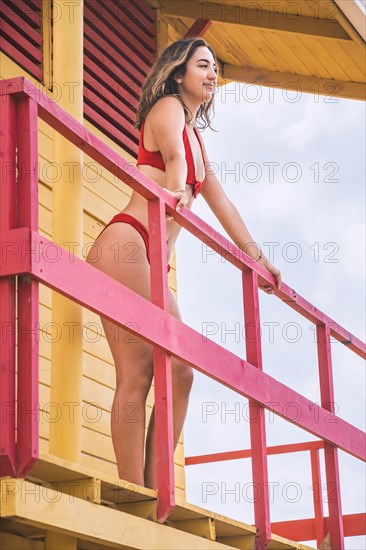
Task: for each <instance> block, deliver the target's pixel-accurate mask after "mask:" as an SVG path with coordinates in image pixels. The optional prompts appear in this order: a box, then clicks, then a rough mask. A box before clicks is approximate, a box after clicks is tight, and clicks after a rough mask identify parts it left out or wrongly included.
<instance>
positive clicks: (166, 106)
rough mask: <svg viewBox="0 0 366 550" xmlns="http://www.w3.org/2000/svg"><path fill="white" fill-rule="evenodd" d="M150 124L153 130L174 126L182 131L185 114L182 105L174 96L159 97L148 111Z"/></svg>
mask: <svg viewBox="0 0 366 550" xmlns="http://www.w3.org/2000/svg"><path fill="white" fill-rule="evenodd" d="M149 115H150V123H151V125H152V126H153V127H154V129H159V128H162V127H167V126H170V125H172V126H174V127H175V128H177V129H178V130H179V129H181V131H183V128H184V125H185V114H184V109H183V105H182V104H181V102H180V101H179V99H178V98H176V97H174V96H164V97H161V98H160V99H159V100H158V101H157V102H156V103H155V105H154V106H153V107H152V108H151V110H150V113H149Z"/></svg>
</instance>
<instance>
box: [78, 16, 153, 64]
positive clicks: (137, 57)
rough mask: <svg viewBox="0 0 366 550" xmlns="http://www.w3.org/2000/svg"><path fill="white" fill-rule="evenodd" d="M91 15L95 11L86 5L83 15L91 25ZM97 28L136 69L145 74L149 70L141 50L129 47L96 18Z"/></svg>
mask: <svg viewBox="0 0 366 550" xmlns="http://www.w3.org/2000/svg"><path fill="white" fill-rule="evenodd" d="M93 14H94V15H93ZM93 16H94V17H95V13H94V12H92V11H91V10H90V8H89V7H86V9H84V17H87V18H88V20H89V24H90V25H92V21H93ZM94 28H95V25H94ZM97 28H98V31H99V32H100V33H101V34H102V35H103V36H104V37H106V38H108V40H110V41H111V43H112V44H114V45H115V47H116V49H118V50H119V51H120V52H122V53H123V54H124V55H125V56H126V57H128V58H129V59H130V61H131V62H132V63H133V64H134V65H135V67H136V68H137V69H139V68H140V69H141V70H142V71H143V72H144V73H145V74H146V73H147V72H148V71H149V69H150V65H151V63H149V62H148V61H147V60H146V59H145V60H144V59H142V57H141V55H142V52H140V51H138V50H137V51H135V50H134V49H132V48H131V47H129V46H128V45H127V43H126V42H125V41H124V39H123V38H121V37H120V36H119V35H118V34H116V33H115V32H113V29H111V28H110V27H109V26H108V25H107V24H105V23H104V21H102V20H99V19H98V25H97ZM111 31H112V33H111Z"/></svg>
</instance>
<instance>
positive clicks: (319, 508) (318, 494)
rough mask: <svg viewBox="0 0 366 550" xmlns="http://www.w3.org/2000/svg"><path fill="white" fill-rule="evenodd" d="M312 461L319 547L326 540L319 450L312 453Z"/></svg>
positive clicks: (316, 532)
mask: <svg viewBox="0 0 366 550" xmlns="http://www.w3.org/2000/svg"><path fill="white" fill-rule="evenodd" d="M310 460H311V478H312V490H313V504H314V515H315V521H314V524H315V535H316V541H317V545H318V546H320V545H321V543H322V542H323V540H324V538H325V530H324V511H323V494H322V483H321V472H320V460H319V450H318V449H316V450H311V451H310Z"/></svg>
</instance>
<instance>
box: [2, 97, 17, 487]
mask: <svg viewBox="0 0 366 550" xmlns="http://www.w3.org/2000/svg"><path fill="white" fill-rule="evenodd" d="M15 116H16V106H15V98H14V97H12V96H5V97H3V98H2V101H1V102H0V120H1V131H0V151H1V186H0V239H1V237H2V235H3V234H4V233H3V232H5V231H6V230H7V229H12V228H14V227H15V225H16V196H15V189H16V169H15V159H16V156H15V151H16V133H15V129H16V128H15ZM13 248H14V245H13V243H12V242H11V240H9V242H7V243H6V244H4V243H3V242H1V250H0V258H1V260H3V259H4V257H5V256H6V254H7V253H8V252H10V249H13ZM0 274H1V278H0V303H1V331H0V334H1V337H0V372H1V383H0V406H1V413H0V414H1V417H0V418H1V421H0V476H14V475H15V470H16V463H15V462H16V458H15V330H16V327H15V277H14V276H3V275H4V274H3V273H1V272H0Z"/></svg>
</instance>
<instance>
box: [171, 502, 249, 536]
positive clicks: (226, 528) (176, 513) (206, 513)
mask: <svg viewBox="0 0 366 550" xmlns="http://www.w3.org/2000/svg"><path fill="white" fill-rule="evenodd" d="M205 517H210V518H212V519H214V520H215V528H216V536H217V537H224V536H236V535H253V534H255V533H256V529H255V527H254V526H252V525H249V524H247V523H244V522H241V521H237V520H235V519H232V518H228V517H226V516H223V515H221V514H217V513H216V512H213V511H211V510H206V509H205V508H201V507H199V506H196V505H195V504H191V503H189V502H186V503H185V504H184V505H178V506H175V507H174V509H173V510H172V512H171V514H170V515H169V521H173V522H175V521H187V520H193V519H199V518H205Z"/></svg>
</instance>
